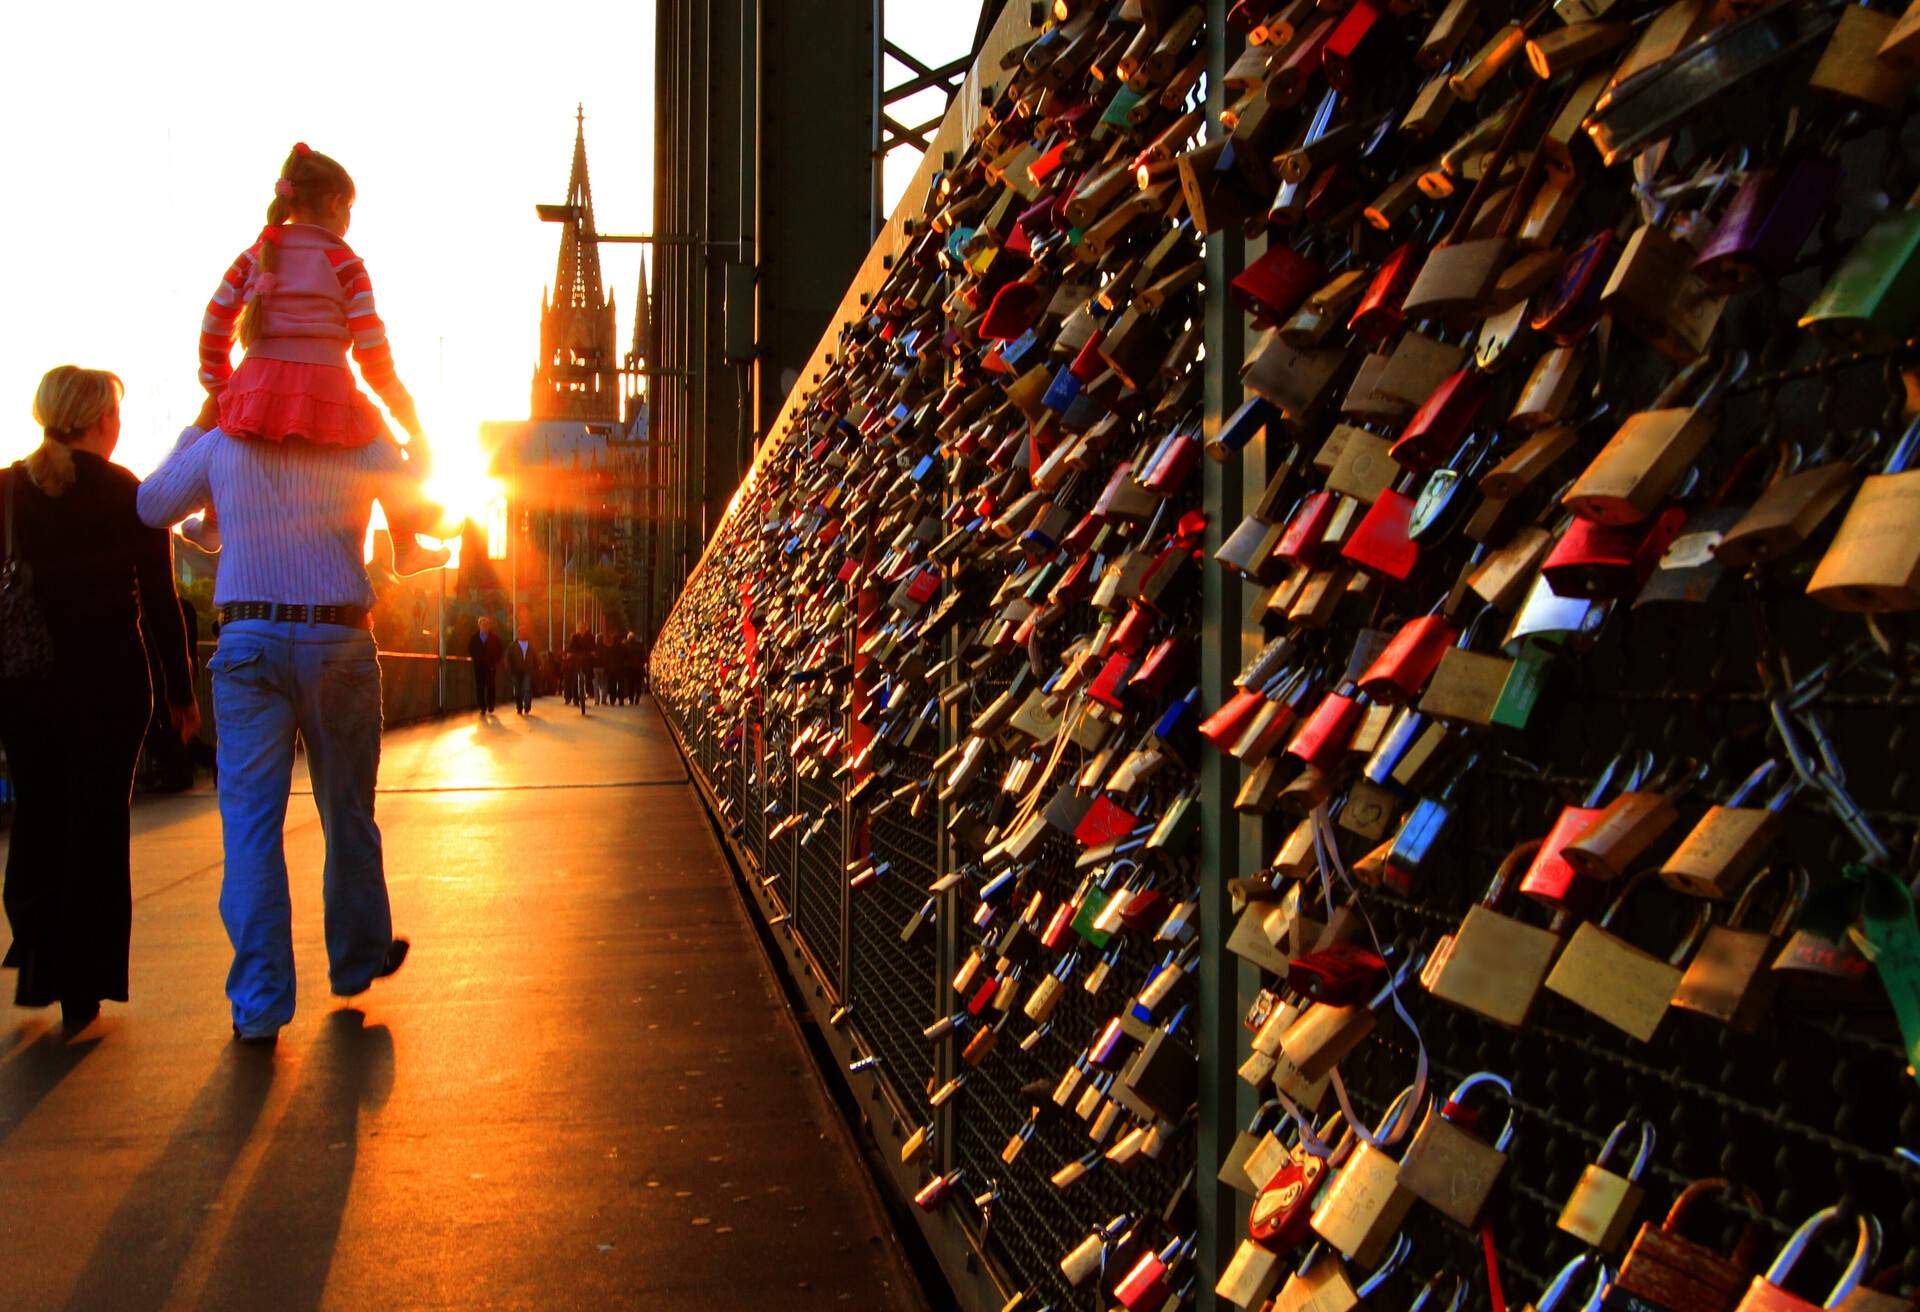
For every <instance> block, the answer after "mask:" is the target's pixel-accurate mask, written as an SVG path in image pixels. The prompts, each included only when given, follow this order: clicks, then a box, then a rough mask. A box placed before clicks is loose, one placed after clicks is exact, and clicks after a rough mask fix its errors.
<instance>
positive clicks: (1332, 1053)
mask: <svg viewBox="0 0 1920 1312" xmlns="http://www.w3.org/2000/svg"><path fill="white" fill-rule="evenodd" d="M1414 970H1415V963H1414V962H1411V961H1407V962H1403V963H1401V964H1400V965H1399V966H1397V967H1396V968H1395V969H1394V972H1393V974H1392V975H1391V976H1390V977H1389V978H1388V980H1387V982H1386V983H1385V984H1383V985H1382V986H1381V987H1380V989H1379V991H1378V992H1376V993H1375V994H1374V995H1373V996H1372V997H1371V998H1369V999H1367V1000H1366V1001H1365V1002H1358V1003H1348V1004H1347V1005H1345V1006H1330V1005H1328V1004H1326V1003H1318V1002H1317V1003H1315V1004H1314V1005H1313V1006H1311V1007H1308V1008H1307V1009H1306V1011H1305V1012H1303V1013H1301V1016H1300V1019H1299V1020H1297V1021H1295V1022H1294V1023H1293V1025H1292V1026H1291V1027H1290V1028H1289V1029H1288V1030H1287V1032H1286V1033H1285V1034H1284V1035H1282V1036H1281V1038H1280V1051H1281V1052H1282V1053H1283V1054H1284V1055H1285V1056H1286V1058H1287V1060H1288V1061H1290V1062H1292V1063H1293V1064H1294V1066H1295V1067H1296V1068H1297V1069H1298V1070H1299V1071H1300V1073H1301V1075H1302V1076H1304V1077H1305V1078H1306V1079H1309V1080H1317V1079H1320V1078H1321V1077H1322V1076H1325V1075H1327V1074H1328V1073H1330V1072H1331V1071H1332V1070H1333V1068H1334V1067H1335V1066H1338V1065H1339V1064H1340V1062H1341V1061H1342V1060H1343V1059H1344V1058H1345V1057H1346V1055H1347V1054H1348V1053H1350V1052H1352V1051H1353V1050H1354V1049H1355V1048H1357V1047H1359V1046H1360V1044H1361V1042H1362V1041H1364V1040H1365V1039H1366V1037H1367V1036H1368V1035H1370V1034H1372V1033H1373V1031H1374V1028H1375V1027H1376V1026H1377V1025H1378V1024H1379V1023H1380V1018H1379V1015H1378V1012H1379V1009H1380V1008H1381V1007H1383V1006H1385V1005H1386V1003H1387V1001H1388V999H1390V998H1391V997H1392V996H1393V994H1394V991H1395V990H1396V989H1397V988H1399V987H1400V985H1402V984H1404V983H1405V982H1406V980H1407V979H1408V977H1409V976H1410V975H1412V974H1413V973H1414Z"/></svg>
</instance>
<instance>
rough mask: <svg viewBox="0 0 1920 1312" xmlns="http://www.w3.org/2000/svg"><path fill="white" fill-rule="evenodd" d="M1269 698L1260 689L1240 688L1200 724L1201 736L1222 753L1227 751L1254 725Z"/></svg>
mask: <svg viewBox="0 0 1920 1312" xmlns="http://www.w3.org/2000/svg"><path fill="white" fill-rule="evenodd" d="M1267 700H1268V699H1267V697H1266V695H1265V694H1264V692H1263V690H1262V689H1259V688H1240V689H1237V690H1236V691H1235V692H1234V694H1233V696H1231V697H1229V698H1227V700H1226V702H1225V704H1224V705H1222V706H1221V707H1220V709H1219V710H1217V711H1215V712H1214V713H1213V714H1212V715H1209V716H1208V717H1207V718H1206V719H1204V720H1202V721H1201V722H1200V736H1201V737H1202V738H1205V739H1206V740H1207V741H1208V742H1209V743H1212V744H1213V745H1214V746H1215V747H1217V748H1219V749H1220V750H1221V751H1223V752H1224V751H1226V750H1227V749H1228V748H1230V747H1232V746H1233V745H1234V744H1235V743H1236V742H1238V741H1240V735H1241V734H1243V733H1245V732H1246V731H1247V726H1248V725H1250V724H1252V723H1253V717H1254V716H1256V715H1258V714H1259V713H1260V708H1261V707H1262V706H1265V705H1266V704H1267Z"/></svg>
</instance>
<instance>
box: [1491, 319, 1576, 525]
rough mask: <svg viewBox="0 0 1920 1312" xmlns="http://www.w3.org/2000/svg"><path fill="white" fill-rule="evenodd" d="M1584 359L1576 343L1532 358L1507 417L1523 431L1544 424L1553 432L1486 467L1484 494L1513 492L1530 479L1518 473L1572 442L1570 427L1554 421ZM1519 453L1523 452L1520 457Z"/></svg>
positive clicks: (1545, 463)
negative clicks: (1487, 468)
mask: <svg viewBox="0 0 1920 1312" xmlns="http://www.w3.org/2000/svg"><path fill="white" fill-rule="evenodd" d="M1584 363H1585V353H1584V348H1583V347H1582V346H1578V345H1575V346H1554V347H1550V348H1549V349H1547V350H1546V351H1543V352H1541V354H1540V358H1539V359H1537V360H1535V361H1534V363H1533V370H1532V372H1530V373H1529V374H1528V375H1527V381H1526V384H1525V385H1524V386H1522V387H1521V389H1520V397H1519V399H1518V400H1516V401H1515V402H1514V403H1513V410H1512V412H1511V413H1510V414H1509V415H1508V416H1507V422H1508V423H1510V424H1512V425H1513V426H1514V427H1516V428H1520V429H1525V430H1526V431H1528V432H1536V431H1538V430H1541V429H1547V430H1549V432H1551V433H1552V434H1553V436H1551V437H1547V438H1546V439H1545V440H1544V441H1540V440H1536V441H1530V442H1528V443H1526V444H1524V445H1522V446H1521V447H1520V448H1517V449H1516V450H1514V451H1513V452H1511V453H1509V454H1508V455H1507V457H1506V458H1505V459H1504V460H1502V461H1501V462H1500V464H1499V465H1497V466H1495V467H1494V469H1493V470H1490V471H1489V472H1488V474H1487V476H1486V477H1485V478H1483V479H1481V481H1480V486H1481V490H1483V491H1484V492H1486V494H1487V495H1488V496H1503V497H1510V496H1514V495H1516V494H1517V493H1519V492H1520V491H1522V490H1524V488H1525V487H1526V484H1527V483H1529V482H1531V481H1532V479H1531V478H1530V477H1528V478H1524V479H1523V478H1522V477H1521V475H1522V474H1523V472H1524V471H1526V470H1528V469H1533V468H1539V469H1544V468H1546V467H1547V466H1550V465H1551V464H1552V463H1553V462H1554V461H1556V460H1558V459H1559V458H1560V456H1561V455H1562V454H1564V453H1565V452H1566V451H1567V449H1568V448H1570V447H1571V446H1572V445H1573V436H1574V435H1573V430H1572V429H1571V428H1556V427H1555V426H1556V425H1558V424H1559V423H1560V417H1561V415H1562V414H1564V413H1565V411H1566V408H1567V402H1568V401H1569V400H1571V399H1572V397H1573V393H1574V389H1575V388H1576V387H1577V386H1578V385H1579V382H1580V372H1581V368H1582V366H1583V364H1584ZM1528 447H1531V448H1532V450H1530V451H1529V450H1528V449H1527V448H1528ZM1522 452H1525V453H1526V454H1525V455H1524V457H1523V455H1522ZM1496 475H1497V477H1496Z"/></svg>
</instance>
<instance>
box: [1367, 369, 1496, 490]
mask: <svg viewBox="0 0 1920 1312" xmlns="http://www.w3.org/2000/svg"><path fill="white" fill-rule="evenodd" d="M1492 389H1493V380H1492V378H1491V377H1490V376H1489V375H1487V374H1486V373H1485V372H1483V371H1482V370H1480V369H1478V368H1476V367H1474V366H1473V365H1468V366H1466V367H1465V368H1463V369H1457V370H1455V371H1454V372H1453V373H1452V374H1450V375H1448V376H1447V377H1446V378H1444V379H1442V380H1441V382H1440V384H1439V386H1437V387H1435V388H1434V389H1433V391H1432V393H1431V394H1430V395H1428V397H1427V398H1426V400H1424V401H1422V402H1421V404H1420V408H1419V409H1418V410H1416V411H1414V413H1413V417H1412V418H1411V419H1409V420H1407V423H1406V427H1404V428H1403V429H1401V430H1400V437H1399V439H1398V440H1397V441H1396V442H1394V444H1393V447H1392V450H1391V451H1390V453H1389V454H1391V455H1392V456H1393V458H1394V460H1395V462H1397V463H1398V464H1399V465H1400V466H1401V467H1402V468H1405V469H1423V470H1424V469H1433V468H1435V467H1436V466H1439V465H1444V464H1446V463H1447V462H1448V461H1449V460H1451V459H1452V458H1453V455H1454V453H1455V452H1456V451H1458V450H1459V449H1460V444H1461V443H1462V442H1464V441H1465V440H1466V437H1467V431H1468V429H1470V428H1471V427H1472V425H1473V422H1474V420H1475V419H1476V418H1477V417H1478V416H1479V414H1480V409H1481V407H1482V406H1484V405H1485V404H1486V401H1487V397H1488V395H1489V394H1490V393H1491V391H1492Z"/></svg>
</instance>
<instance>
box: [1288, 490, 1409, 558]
mask: <svg viewBox="0 0 1920 1312" xmlns="http://www.w3.org/2000/svg"><path fill="white" fill-rule="evenodd" d="M1339 505H1340V501H1339V495H1338V494H1337V493H1333V492H1326V491H1321V492H1311V493H1308V494H1307V496H1305V497H1304V498H1302V499H1301V502H1300V504H1299V505H1298V506H1295V507H1294V510H1293V514H1291V515H1289V516H1288V517H1287V531H1286V532H1285V533H1282V534H1281V535H1280V545H1279V546H1277V547H1275V548H1274V549H1273V554H1274V555H1275V556H1277V557H1278V558H1279V559H1281V560H1285V561H1288V562H1289V563H1291V564H1295V565H1314V564H1318V563H1319V560H1320V557H1321V555H1322V554H1323V552H1322V545H1323V543H1324V541H1325V538H1326V535H1327V525H1328V524H1330V523H1332V522H1333V513H1334V511H1335V510H1337V509H1339ZM1407 508H1408V512H1409V514H1411V512H1412V508H1413V504H1412V502H1408V504H1407Z"/></svg>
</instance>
